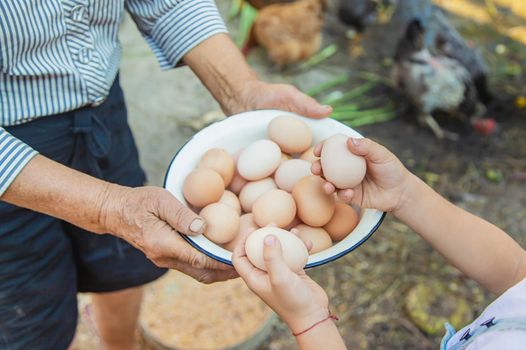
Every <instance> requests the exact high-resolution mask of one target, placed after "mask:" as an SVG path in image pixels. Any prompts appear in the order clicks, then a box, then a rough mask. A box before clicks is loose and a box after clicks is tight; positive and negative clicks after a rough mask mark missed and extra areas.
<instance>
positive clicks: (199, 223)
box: [159, 193, 206, 236]
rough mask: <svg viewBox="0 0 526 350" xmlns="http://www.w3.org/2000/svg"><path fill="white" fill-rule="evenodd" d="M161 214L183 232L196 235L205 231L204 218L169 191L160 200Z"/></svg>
mask: <svg viewBox="0 0 526 350" xmlns="http://www.w3.org/2000/svg"><path fill="white" fill-rule="evenodd" d="M159 214H160V218H161V219H162V220H164V221H166V222H167V223H168V225H170V226H171V227H172V228H174V229H175V230H177V231H178V232H180V233H182V234H185V235H189V236H196V235H200V234H203V233H204V232H205V227H206V223H205V221H204V220H203V218H201V217H199V215H197V214H196V213H194V212H193V211H192V210H191V209H190V208H188V207H186V206H184V205H183V204H182V203H181V202H179V201H178V200H177V199H176V198H175V197H173V196H172V195H171V194H169V193H167V195H166V196H164V198H162V200H160V201H159Z"/></svg>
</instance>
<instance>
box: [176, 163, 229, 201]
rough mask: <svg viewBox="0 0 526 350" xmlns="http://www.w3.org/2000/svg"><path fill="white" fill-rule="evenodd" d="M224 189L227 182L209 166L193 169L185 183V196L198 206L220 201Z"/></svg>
mask: <svg viewBox="0 0 526 350" xmlns="http://www.w3.org/2000/svg"><path fill="white" fill-rule="evenodd" d="M224 190H225V184H224V182H223V179H222V178H221V176H220V175H219V174H218V173H217V172H215V171H214V170H211V169H207V168H202V169H196V170H194V171H192V172H191V173H190V174H188V176H187V177H186V179H185V180H184V184H183V195H184V198H185V199H186V200H187V201H188V202H189V203H190V204H191V205H193V206H195V207H198V208H202V207H204V206H207V205H208V204H211V203H215V202H217V201H219V199H220V198H221V196H222V195H223V192H224Z"/></svg>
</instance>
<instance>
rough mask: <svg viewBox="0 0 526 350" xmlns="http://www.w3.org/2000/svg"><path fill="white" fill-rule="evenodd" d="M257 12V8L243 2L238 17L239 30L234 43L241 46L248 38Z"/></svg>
mask: <svg viewBox="0 0 526 350" xmlns="http://www.w3.org/2000/svg"><path fill="white" fill-rule="evenodd" d="M257 14H258V10H256V9H255V8H254V7H252V6H251V5H250V4H248V3H243V7H242V8H241V16H240V18H239V30H238V33H237V38H236V44H237V46H238V47H243V45H245V42H246V41H247V40H248V37H249V35H250V31H251V30H252V24H253V23H254V20H255V19H256V16H257Z"/></svg>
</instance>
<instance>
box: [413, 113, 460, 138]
mask: <svg viewBox="0 0 526 350" xmlns="http://www.w3.org/2000/svg"><path fill="white" fill-rule="evenodd" d="M418 119H419V121H420V123H421V124H423V125H426V126H428V127H429V128H430V129H431V131H433V134H435V136H436V137H437V138H438V139H447V140H451V141H457V140H458V135H457V134H455V133H454V132H451V131H447V130H444V129H442V128H441V127H440V125H438V123H437V121H436V120H435V118H433V116H432V115H431V114H424V115H420V116H419V118H418Z"/></svg>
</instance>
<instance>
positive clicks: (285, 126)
mask: <svg viewBox="0 0 526 350" xmlns="http://www.w3.org/2000/svg"><path fill="white" fill-rule="evenodd" d="M267 134H268V137H269V139H271V140H272V141H274V142H275V143H277V144H278V145H279V148H281V150H282V151H283V152H285V153H289V154H294V153H301V152H304V151H305V150H306V149H307V148H309V147H310V145H311V144H312V132H311V130H310V128H309V126H308V125H307V124H306V123H305V122H304V121H303V120H301V119H300V118H298V117H293V116H287V115H284V116H279V117H276V118H274V119H272V121H271V122H270V124H269V125H268V130H267Z"/></svg>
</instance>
